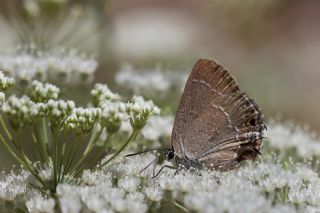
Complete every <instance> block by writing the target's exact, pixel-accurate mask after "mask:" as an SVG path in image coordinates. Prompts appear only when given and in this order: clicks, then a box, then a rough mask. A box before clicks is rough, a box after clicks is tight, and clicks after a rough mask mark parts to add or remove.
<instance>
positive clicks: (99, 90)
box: [91, 83, 120, 106]
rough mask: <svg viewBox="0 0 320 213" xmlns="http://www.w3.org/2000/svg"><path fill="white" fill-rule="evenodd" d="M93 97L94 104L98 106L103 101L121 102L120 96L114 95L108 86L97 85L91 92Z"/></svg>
mask: <svg viewBox="0 0 320 213" xmlns="http://www.w3.org/2000/svg"><path fill="white" fill-rule="evenodd" d="M91 95H92V96H93V103H94V104H95V106H98V105H99V104H100V102H103V101H107V100H109V101H116V100H120V96H119V95H118V94H116V93H113V92H112V91H111V90H110V89H109V87H108V86H107V85H106V84H100V83H98V84H95V85H94V89H92V90H91Z"/></svg>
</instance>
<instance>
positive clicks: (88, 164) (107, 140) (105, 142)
mask: <svg viewBox="0 0 320 213" xmlns="http://www.w3.org/2000/svg"><path fill="white" fill-rule="evenodd" d="M112 135H113V134H109V135H108V136H107V139H106V140H105V141H104V143H103V146H102V147H101V149H100V151H99V152H98V153H97V154H96V155H95V157H94V158H93V159H91V160H90V161H89V162H88V163H86V164H84V165H83V166H82V167H80V168H79V169H78V171H77V172H76V173H75V175H74V176H75V177H77V176H78V175H79V174H80V172H81V171H83V170H84V169H85V168H86V167H87V168H88V167H90V165H91V164H93V163H95V162H96V161H97V160H98V159H99V158H101V157H102V155H103V153H104V151H105V147H106V144H108V142H109V141H110V140H111V138H112Z"/></svg>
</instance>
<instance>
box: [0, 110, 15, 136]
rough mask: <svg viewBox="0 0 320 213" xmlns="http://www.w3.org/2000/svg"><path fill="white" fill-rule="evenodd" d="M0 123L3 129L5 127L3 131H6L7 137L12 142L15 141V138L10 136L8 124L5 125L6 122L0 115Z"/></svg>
mask: <svg viewBox="0 0 320 213" xmlns="http://www.w3.org/2000/svg"><path fill="white" fill-rule="evenodd" d="M0 123H1V125H2V127H3V129H4V131H5V133H6V135H7V137H8V138H9V140H10V141H12V139H13V138H12V135H11V134H10V132H9V130H8V128H7V126H6V124H5V122H4V120H3V117H2V115H0Z"/></svg>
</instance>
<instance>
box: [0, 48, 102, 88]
mask: <svg viewBox="0 0 320 213" xmlns="http://www.w3.org/2000/svg"><path fill="white" fill-rule="evenodd" d="M30 52H32V53H30ZM97 66H98V63H97V61H96V60H95V59H93V58H90V57H88V56H86V55H85V54H83V53H79V52H78V51H77V50H69V51H68V50H65V49H63V48H55V49H51V50H48V51H36V50H33V51H29V52H28V51H25V50H24V49H19V48H18V49H17V51H11V52H6V53H2V54H0V67H1V68H2V69H3V71H4V72H6V73H8V74H9V75H11V76H12V77H14V78H15V79H16V80H17V81H18V82H27V83H29V82H31V81H32V80H33V79H39V80H41V81H47V80H57V81H59V82H64V83H76V84H78V83H82V82H86V81H88V80H91V79H92V78H93V75H94V72H95V70H96V69H97Z"/></svg>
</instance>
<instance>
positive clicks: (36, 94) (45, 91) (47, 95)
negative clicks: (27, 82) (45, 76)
mask: <svg viewBox="0 0 320 213" xmlns="http://www.w3.org/2000/svg"><path fill="white" fill-rule="evenodd" d="M30 92H31V97H32V98H33V100H34V101H35V102H47V101H48V100H50V99H57V98H58V96H59V93H60V89H59V88H58V87H56V86H55V85H53V84H49V83H45V84H44V83H42V82H40V81H36V80H35V81H32V83H31V89H30Z"/></svg>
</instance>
